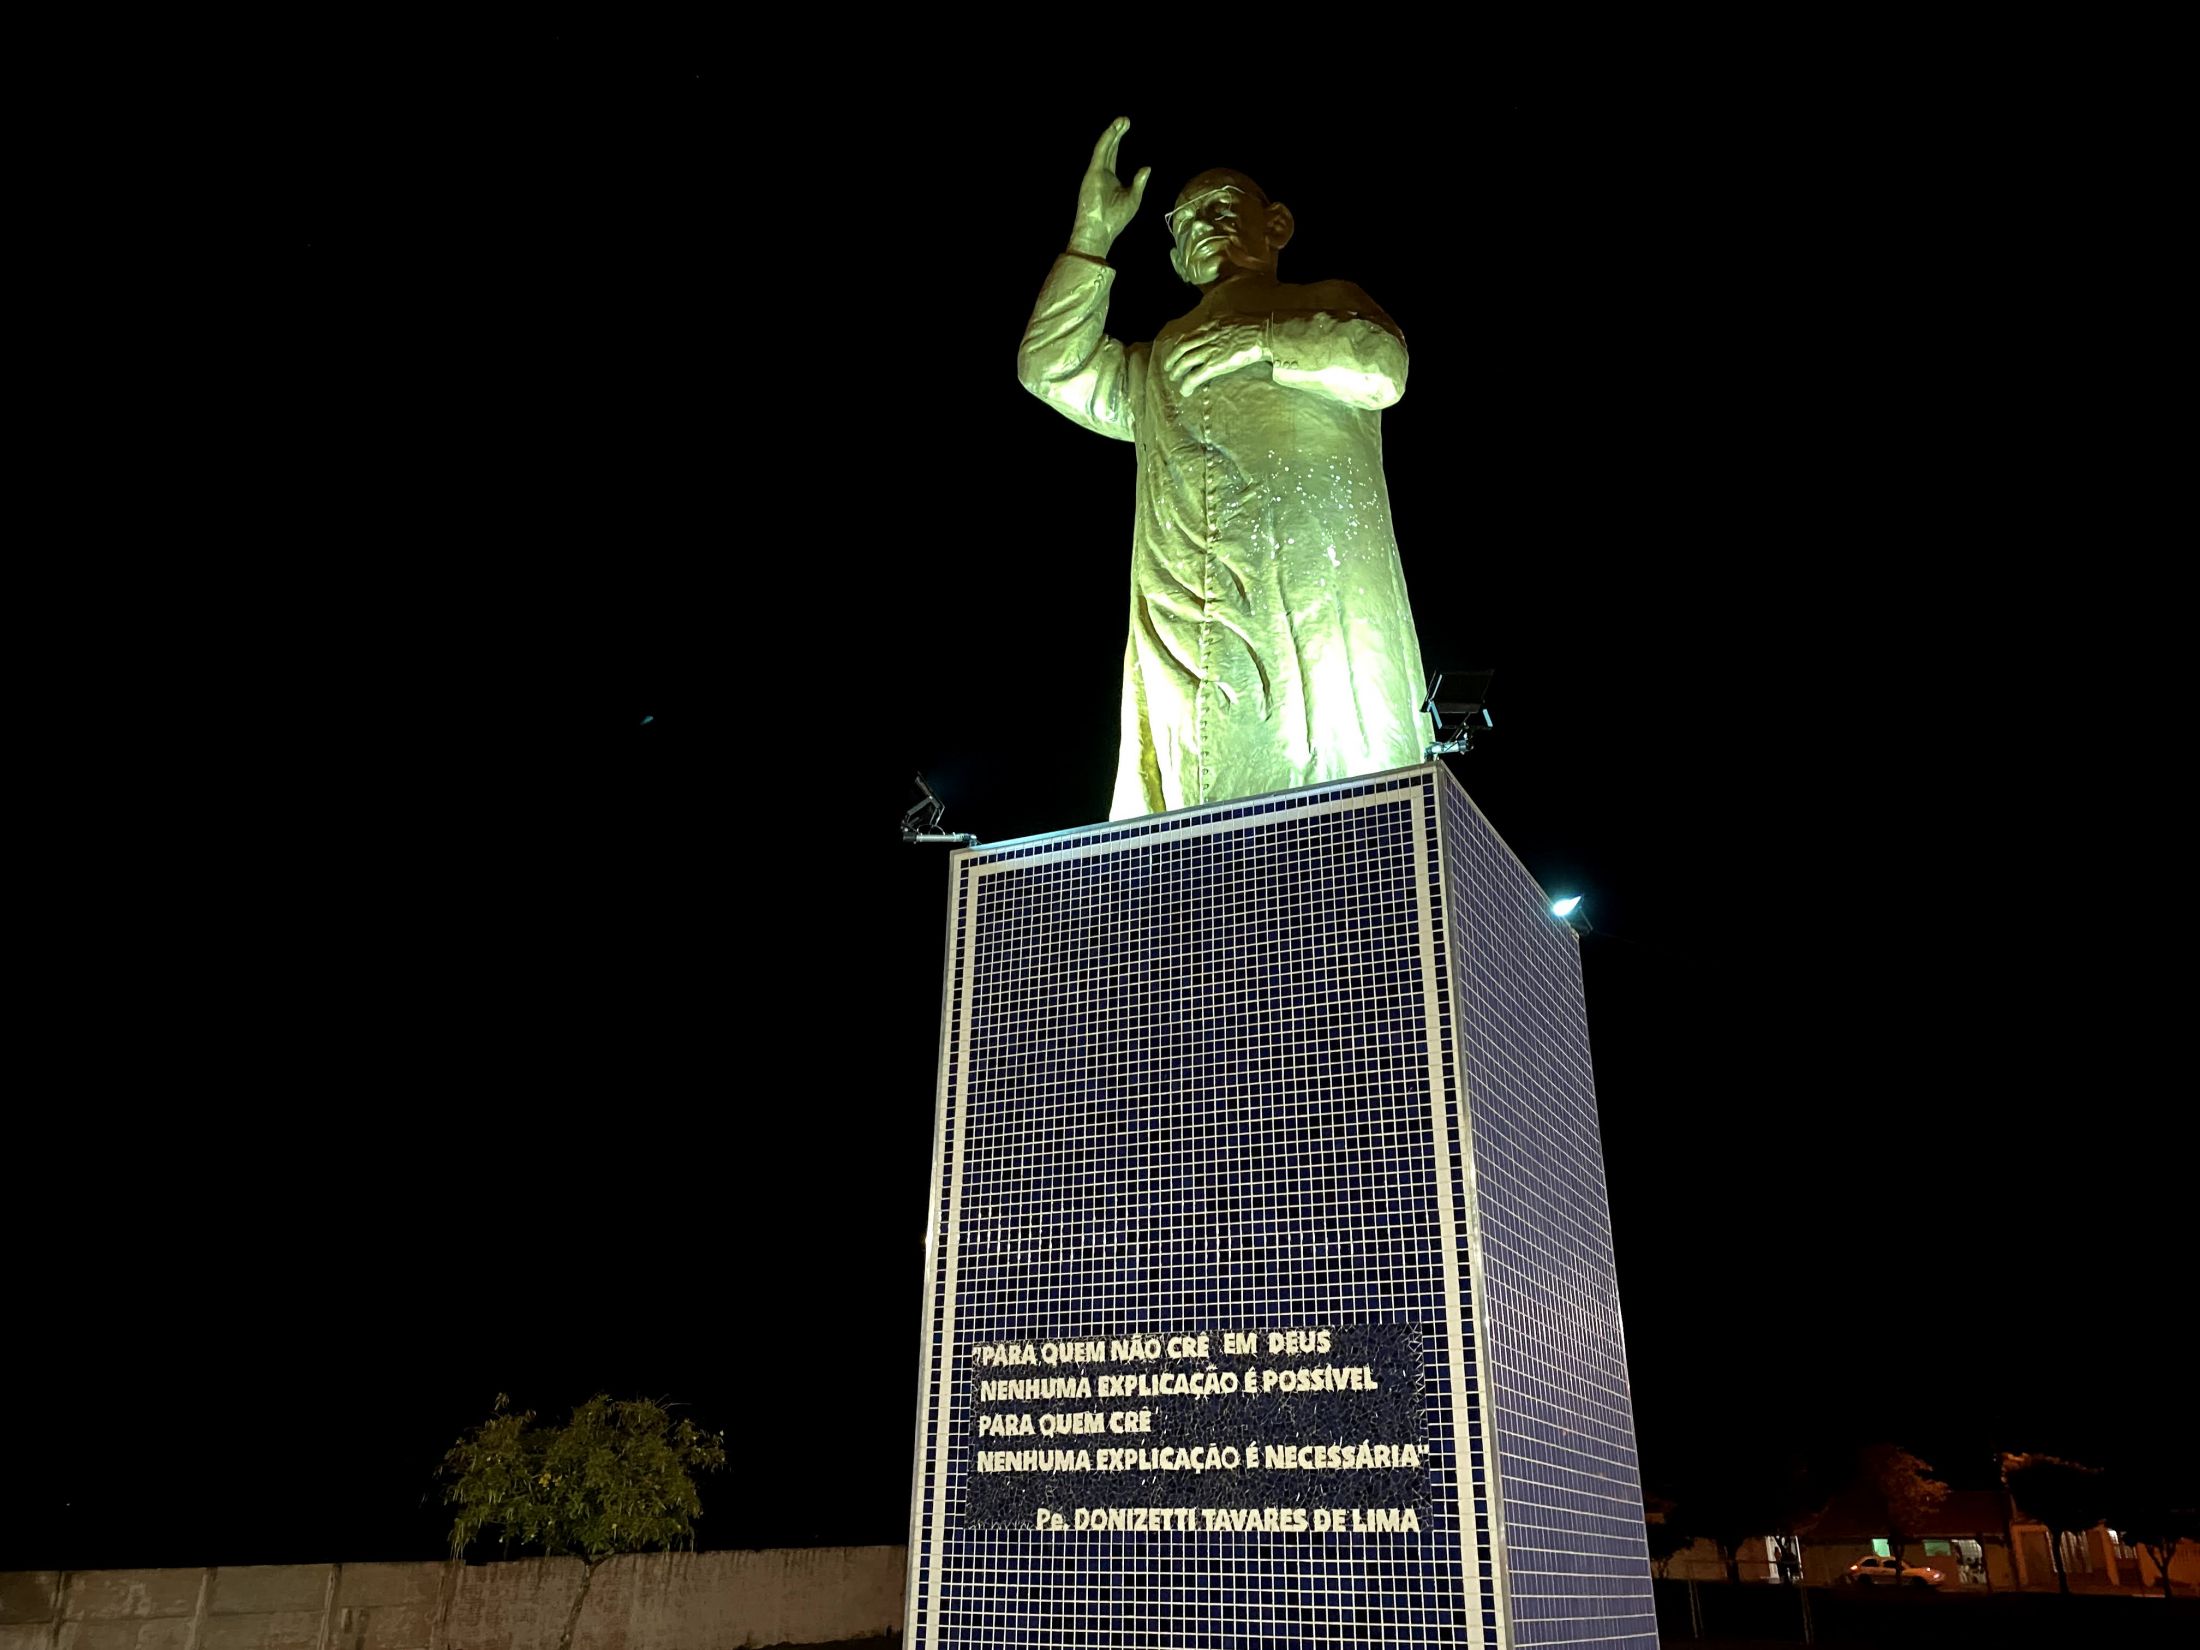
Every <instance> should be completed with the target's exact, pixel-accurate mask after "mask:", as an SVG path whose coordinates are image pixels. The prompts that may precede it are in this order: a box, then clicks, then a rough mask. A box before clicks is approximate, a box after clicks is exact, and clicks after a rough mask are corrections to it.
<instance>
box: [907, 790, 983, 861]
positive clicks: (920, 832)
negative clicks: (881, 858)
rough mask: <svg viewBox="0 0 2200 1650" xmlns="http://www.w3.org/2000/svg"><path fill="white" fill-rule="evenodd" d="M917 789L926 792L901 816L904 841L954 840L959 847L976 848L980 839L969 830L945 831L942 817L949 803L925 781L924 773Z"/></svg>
mask: <svg viewBox="0 0 2200 1650" xmlns="http://www.w3.org/2000/svg"><path fill="white" fill-rule="evenodd" d="M917 789H918V790H920V791H922V792H924V795H923V796H921V797H919V798H918V799H917V800H916V801H915V802H913V803H911V804H910V806H909V809H908V811H907V812H905V813H904V814H903V815H902V816H901V839H902V841H904V842H952V843H953V844H955V846H956V847H958V848H975V847H976V846H977V845H978V839H977V838H976V837H974V836H972V835H971V834H970V833H969V832H968V831H943V830H941V829H940V819H941V817H942V816H943V815H945V814H946V812H947V804H946V803H944V802H942V801H941V800H940V798H939V793H938V792H937V791H935V790H933V789H932V787H931V786H929V785H927V784H926V783H925V782H924V775H923V774H921V773H920V774H918V775H917Z"/></svg>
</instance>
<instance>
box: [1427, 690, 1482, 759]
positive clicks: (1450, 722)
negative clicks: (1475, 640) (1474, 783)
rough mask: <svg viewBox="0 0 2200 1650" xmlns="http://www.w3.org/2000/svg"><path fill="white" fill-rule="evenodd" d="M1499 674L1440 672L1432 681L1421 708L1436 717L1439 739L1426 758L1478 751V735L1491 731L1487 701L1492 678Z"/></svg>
mask: <svg viewBox="0 0 2200 1650" xmlns="http://www.w3.org/2000/svg"><path fill="white" fill-rule="evenodd" d="M1496 674H1497V672H1496V671H1494V670H1454V671H1442V670H1439V671H1438V672H1437V673H1436V674H1435V675H1434V676H1431V677H1430V678H1429V682H1428V696H1427V697H1426V698H1424V699H1423V700H1422V701H1421V709H1422V710H1423V711H1425V712H1427V713H1428V714H1429V715H1431V716H1434V717H1435V718H1436V738H1435V741H1434V742H1433V743H1431V744H1430V745H1429V746H1428V747H1427V748H1426V749H1424V750H1423V751H1422V752H1421V755H1422V757H1423V758H1424V759H1425V758H1428V757H1431V756H1464V755H1465V754H1466V753H1467V752H1468V751H1471V750H1472V749H1474V740H1475V736H1476V735H1477V734H1481V733H1487V732H1488V731H1489V729H1490V713H1489V710H1488V708H1487V707H1486V706H1485V705H1484V704H1483V700H1485V699H1487V698H1488V697H1489V694H1490V678H1491V677H1492V676H1495V675H1496ZM1447 684H1448V685H1447Z"/></svg>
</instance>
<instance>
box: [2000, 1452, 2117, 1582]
mask: <svg viewBox="0 0 2200 1650" xmlns="http://www.w3.org/2000/svg"><path fill="white" fill-rule="evenodd" d="M2008 1483H2009V1493H2010V1494H2011V1495H2013V1496H2015V1497H2016V1498H2017V1505H2018V1506H2020V1507H2022V1508H2023V1509H2024V1510H2025V1511H2026V1512H2028V1513H2030V1514H2031V1515H2032V1516H2033V1517H2034V1518H2036V1519H2038V1520H2039V1521H2040V1522H2041V1523H2042V1524H2045V1525H2046V1526H2047V1533H2048V1535H2049V1537H2050V1538H2051V1539H2050V1540H2049V1541H2048V1545H2049V1546H2050V1547H2052V1548H2053V1549H2054V1551H2055V1581H2056V1584H2057V1586H2058V1588H2059V1589H2060V1590H2061V1591H2062V1592H2065V1593H2067V1592H2069V1591H2070V1575H2069V1572H2068V1571H2067V1570H2066V1569H2065V1568H2064V1566H2063V1540H2064V1538H2065V1537H2067V1536H2070V1535H2072V1534H2077V1533H2082V1532H2083V1531H2086V1530H2090V1529H2091V1528H2093V1526H2094V1525H2096V1524H2098V1523H2100V1521H2101V1520H2102V1519H2104V1518H2106V1517H2107V1516H2108V1501H2107V1495H2106V1486H2105V1485H2104V1483H2103V1482H2102V1478H2101V1473H2100V1470H2099V1469H2098V1468H2096V1467H2087V1466H2081V1465H2079V1464H2078V1463H2077V1462H2075V1461H2064V1460H2060V1459H2058V1458H2057V1457H2055V1456H2052V1455H2013V1456H2011V1457H2010V1458H2009V1471H2008Z"/></svg>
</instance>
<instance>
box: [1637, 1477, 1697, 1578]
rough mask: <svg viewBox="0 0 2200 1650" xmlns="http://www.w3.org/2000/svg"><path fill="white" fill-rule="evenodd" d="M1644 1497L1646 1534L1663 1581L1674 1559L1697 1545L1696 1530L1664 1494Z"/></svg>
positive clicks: (1652, 1563)
mask: <svg viewBox="0 0 2200 1650" xmlns="http://www.w3.org/2000/svg"><path fill="white" fill-rule="evenodd" d="M1643 1499H1644V1502H1645V1505H1644V1508H1643V1534H1644V1535H1645V1536H1647V1537H1648V1538H1649V1543H1650V1563H1651V1566H1652V1568H1654V1569H1655V1570H1656V1571H1657V1573H1658V1579H1659V1580H1660V1581H1663V1580H1664V1579H1665V1572H1666V1571H1667V1570H1668V1569H1670V1568H1671V1567H1672V1564H1673V1560H1675V1559H1676V1558H1678V1557H1680V1556H1681V1554H1683V1553H1685V1552H1686V1551H1688V1549H1689V1548H1691V1547H1693V1546H1694V1545H1695V1544H1696V1532H1695V1531H1693V1530H1691V1529H1690V1528H1689V1527H1688V1526H1687V1525H1686V1524H1684V1523H1682V1522H1681V1519H1680V1516H1679V1513H1680V1509H1679V1508H1678V1507H1676V1506H1675V1505H1674V1504H1673V1503H1672V1502H1670V1501H1668V1500H1666V1499H1665V1497H1663V1496H1662V1495H1650V1496H1645V1497H1644V1498H1643Z"/></svg>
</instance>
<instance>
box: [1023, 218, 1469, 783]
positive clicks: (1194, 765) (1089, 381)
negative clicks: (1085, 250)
mask: <svg viewBox="0 0 2200 1650" xmlns="http://www.w3.org/2000/svg"><path fill="white" fill-rule="evenodd" d="M1114 284H1115V271H1114V270H1113V269H1112V268H1110V267H1109V266H1108V265H1107V264H1105V263H1102V262H1100V261H1099V260H1097V259H1093V258H1086V257H1082V256H1079V255H1077V254H1075V253H1071V254H1066V255H1064V256H1063V257H1061V258H1059V259H1057V260H1056V262H1055V265H1054V268H1053V269H1052V270H1051V271H1050V272H1049V273H1048V275H1047V280H1046V285H1045V286H1044V287H1043V288H1041V290H1040V293H1039V302H1038V305H1037V307H1036V308H1035V309H1034V310H1033V311H1032V315H1031V322H1030V325H1029V326H1027V327H1026V328H1025V330H1024V340H1023V348H1022V351H1021V353H1020V355H1019V357H1018V375H1019V377H1020V378H1021V379H1022V381H1023V383H1024V385H1025V387H1026V388H1028V389H1029V390H1031V391H1032V393H1033V394H1035V395H1038V396H1040V397H1041V398H1042V399H1044V400H1046V401H1047V402H1048V403H1050V404H1051V405H1052V406H1053V407H1054V408H1055V409H1056V410H1057V411H1059V412H1061V413H1062V414H1064V415H1065V416H1066V417H1068V418H1070V419H1073V420H1074V421H1075V422H1077V423H1079V424H1082V425H1083V426H1084V427H1085V428H1087V429H1089V430H1096V431H1098V432H1099V433H1100V434H1102V435H1106V436H1113V437H1114V438H1116V439H1117V440H1119V441H1131V442H1135V443H1136V444H1137V448H1138V518H1137V527H1136V532H1135V534H1134V537H1133V540H1132V545H1131V613H1130V640H1129V643H1128V644H1127V646H1126V647H1125V648H1124V653H1123V745H1122V754H1121V757H1120V760H1119V762H1118V764H1117V768H1116V781H1115V797H1114V801H1113V804H1112V805H1111V807H1110V810H1109V815H1108V817H1109V818H1111V819H1128V818H1131V817H1134V816H1136V815H1139V814H1150V813H1159V812H1162V811H1163V810H1165V809H1170V808H1183V807H1188V806H1191V805H1193V804H1195V803H1201V802H1219V801H1227V800H1229V799H1231V798H1235V797H1243V796H1258V795H1261V794H1262V793H1264V792H1268V791H1280V790H1288V789H1289V788H1291V787H1292V786H1295V785H1311V784H1316V783H1319V782H1321V781H1324V780H1330V779H1342V778H1348V777H1350V776H1352V775H1354V774H1363V773H1379V772H1381V771H1382V770H1383V769H1385V768H1398V767H1406V766H1410V765H1411V764H1413V763H1417V762H1419V761H1421V760H1422V759H1423V755H1422V753H1423V748H1424V746H1425V745H1426V744H1427V742H1428V740H1429V739H1430V738H1431V737H1432V735H1433V729H1432V727H1431V726H1430V724H1429V721H1428V718H1427V717H1425V716H1424V715H1422V714H1421V712H1420V710H1419V705H1420V702H1421V699H1422V696H1423V694H1424V692H1425V691H1426V678H1425V677H1424V675H1423V674H1422V670H1421V648H1420V643H1419V641H1418V640H1417V639H1416V637H1415V636H1414V632H1413V614H1412V609H1411V607H1410V606H1409V605H1408V603H1407V601H1406V586H1405V577H1404V574H1403V573H1402V571H1401V570H1400V568H1399V565H1398V543H1397V539H1396V537H1395V536H1394V535H1393V533H1392V530H1391V524H1390V494H1389V491H1388V490H1387V489H1386V488H1385V486H1384V484H1383V437H1382V409H1383V408H1384V407H1387V406H1389V405H1390V404H1391V403H1392V402H1394V401H1396V400H1397V399H1398V397H1399V395H1400V394H1402V393H1403V392H1404V389H1405V382H1406V345H1405V338H1404V336H1403V335H1402V334H1401V333H1400V332H1399V331H1398V328H1397V325H1396V323H1394V322H1393V321H1392V320H1391V319H1390V317H1389V316H1387V315H1385V314H1384V313H1383V312H1382V311H1381V310H1380V309H1378V308H1376V306H1375V305H1374V304H1373V303H1372V302H1371V301H1370V300H1369V299H1368V297H1367V295H1366V294H1365V293H1363V292H1362V291H1360V289H1359V288H1358V287H1356V286H1353V285H1351V284H1350V283H1348V282H1345V281H1323V282H1320V283H1318V284H1315V285H1311V286H1285V285H1280V284H1276V283H1264V282H1256V281H1249V280H1238V281H1227V282H1224V283H1223V284H1221V285H1220V286H1217V287H1216V288H1214V289H1213V290H1212V291H1210V292H1209V293H1207V294H1206V296H1205V297H1203V298H1202V299H1201V300H1200V303H1199V305H1198V307H1197V308H1195V309H1193V310H1192V311H1191V313H1189V314H1188V315H1184V316H1180V317H1179V318H1178V319H1176V320H1174V321H1171V322H1170V323H1169V324H1168V325H1167V326H1166V327H1164V328H1162V329H1161V333H1160V336H1159V337H1157V338H1156V339H1155V340H1154V341H1153V342H1152V343H1151V344H1131V345H1124V344H1120V343H1117V342H1116V341H1115V340H1114V339H1112V338H1110V337H1108V336H1107V333H1106V324H1107V310H1108V291H1109V289H1110V288H1111V287H1112V286H1113V285H1114ZM1221 319H1228V320H1235V321H1241V322H1248V323H1253V324H1256V325H1259V326H1261V327H1262V328H1263V330H1264V335H1265V338H1264V346H1263V348H1262V351H1261V355H1262V359H1261V360H1260V362H1259V363H1258V364H1257V365H1254V366H1251V367H1246V368H1243V369H1240V370H1238V371H1235V372H1231V373H1228V374H1225V375H1223V376H1222V377H1219V378H1215V379H1211V380H1210V381H1209V382H1208V383H1207V384H1206V385H1204V386H1203V387H1201V388H1200V389H1197V390H1195V391H1193V392H1192V393H1190V394H1189V395H1185V396H1181V397H1180V396H1178V395H1177V394H1176V393H1175V391H1173V390H1172V389H1171V388H1170V386H1169V385H1168V384H1167V383H1165V382H1164V377H1165V375H1164V373H1163V372H1162V370H1161V368H1160V367H1159V366H1158V365H1154V364H1153V363H1156V362H1158V361H1160V360H1164V359H1166V354H1165V351H1166V348H1167V346H1168V344H1169V342H1170V340H1172V339H1173V338H1175V337H1177V336H1178V335H1179V334H1181V333H1184V332H1186V331H1189V330H1190V329H1192V328H1195V327H1198V326H1201V325H1203V324H1205V323H1206V322H1209V321H1213V320H1221Z"/></svg>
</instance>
